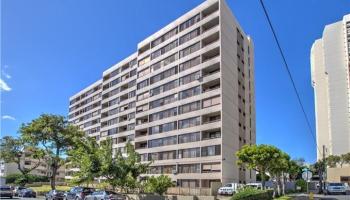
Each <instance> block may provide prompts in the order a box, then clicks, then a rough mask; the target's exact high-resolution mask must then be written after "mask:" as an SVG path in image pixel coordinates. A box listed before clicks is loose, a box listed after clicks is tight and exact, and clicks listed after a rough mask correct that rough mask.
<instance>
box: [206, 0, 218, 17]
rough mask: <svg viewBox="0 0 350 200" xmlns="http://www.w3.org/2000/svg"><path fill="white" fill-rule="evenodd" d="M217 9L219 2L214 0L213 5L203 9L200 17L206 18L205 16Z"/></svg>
mask: <svg viewBox="0 0 350 200" xmlns="http://www.w3.org/2000/svg"><path fill="white" fill-rule="evenodd" d="M218 10H219V3H218V2H216V3H214V4H213V5H211V6H209V7H208V8H206V9H204V10H203V11H202V19H204V18H206V17H207V16H209V15H211V14H213V13H214V12H216V11H218Z"/></svg>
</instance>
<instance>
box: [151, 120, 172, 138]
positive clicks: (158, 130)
mask: <svg viewBox="0 0 350 200" xmlns="http://www.w3.org/2000/svg"><path fill="white" fill-rule="evenodd" d="M175 129H177V124H176V122H170V123H166V124H162V125H158V126H153V127H151V128H149V132H150V133H149V134H150V135H152V134H157V133H163V132H168V131H172V130H175Z"/></svg>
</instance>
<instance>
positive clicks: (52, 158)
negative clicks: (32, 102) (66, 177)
mask: <svg viewBox="0 0 350 200" xmlns="http://www.w3.org/2000/svg"><path fill="white" fill-rule="evenodd" d="M21 134H22V137H23V139H24V140H26V141H29V142H30V143H31V144H33V145H35V146H42V147H43V148H44V150H45V158H46V162H47V163H48V164H49V166H50V171H51V172H50V175H49V178H50V184H51V188H52V189H55V188H56V182H55V179H56V173H57V170H58V168H59V167H60V166H62V165H63V164H64V160H63V159H62V158H63V156H65V155H66V153H67V150H68V149H69V148H71V146H74V138H81V137H82V136H83V135H84V134H83V132H81V131H80V130H79V129H78V127H76V126H74V125H71V124H70V123H69V122H68V121H67V120H66V119H65V118H64V117H63V116H59V115H51V114H43V115H41V116H40V117H39V118H37V119H34V120H32V121H31V122H30V123H28V124H23V125H22V126H21Z"/></svg>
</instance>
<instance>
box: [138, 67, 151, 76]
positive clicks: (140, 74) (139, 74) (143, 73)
mask: <svg viewBox="0 0 350 200" xmlns="http://www.w3.org/2000/svg"><path fill="white" fill-rule="evenodd" d="M150 72H151V71H150V68H149V67H147V68H146V69H143V70H142V71H140V72H139V73H138V75H137V77H138V78H140V77H143V76H146V75H147V74H149V73H150Z"/></svg>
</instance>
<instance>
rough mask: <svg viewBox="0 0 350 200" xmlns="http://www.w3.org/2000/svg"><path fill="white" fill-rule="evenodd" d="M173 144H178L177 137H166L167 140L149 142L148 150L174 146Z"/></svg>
mask: <svg viewBox="0 0 350 200" xmlns="http://www.w3.org/2000/svg"><path fill="white" fill-rule="evenodd" d="M173 144H177V137H176V136H171V137H165V138H160V139H155V140H149V141H148V148H153V147H160V146H167V145H173Z"/></svg>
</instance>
